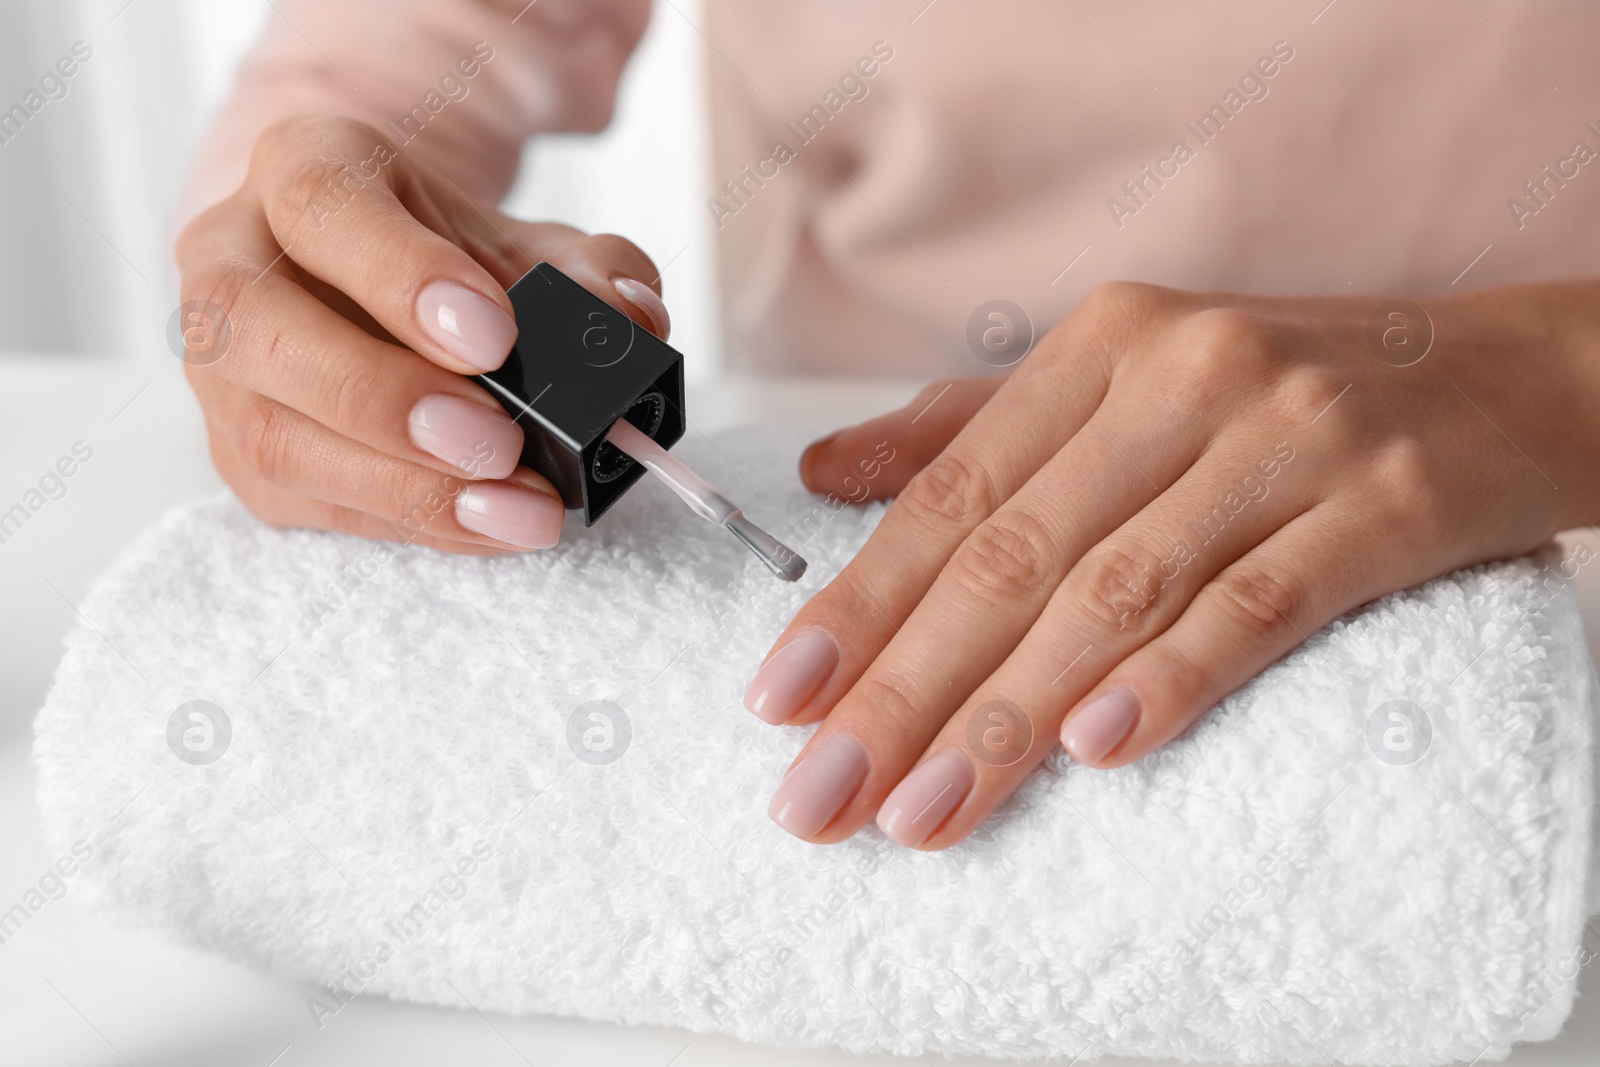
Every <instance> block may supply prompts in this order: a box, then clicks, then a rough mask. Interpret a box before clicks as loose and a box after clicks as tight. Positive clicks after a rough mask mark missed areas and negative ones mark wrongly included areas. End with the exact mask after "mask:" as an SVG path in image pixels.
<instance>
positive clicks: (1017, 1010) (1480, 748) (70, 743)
mask: <svg viewBox="0 0 1600 1067" xmlns="http://www.w3.org/2000/svg"><path fill="white" fill-rule="evenodd" d="M799 440H800V438H799V437H797V436H795V435H791V434H780V433H771V432H761V433H746V434H743V435H738V436H733V437H728V438H724V439H722V440H720V441H718V442H716V443H715V444H709V443H706V442H703V441H696V440H690V441H687V442H685V444H684V446H683V450H684V451H685V452H687V453H690V455H691V459H692V461H693V462H695V463H697V464H699V465H701V466H702V467H704V468H706V469H707V471H708V473H709V474H711V475H712V476H713V477H714V478H715V479H717V480H719V481H720V482H721V484H723V485H725V486H726V488H727V489H728V490H729V491H730V493H732V494H733V495H734V496H735V497H736V498H737V499H739V500H740V501H741V503H743V504H744V505H745V507H746V511H747V512H748V513H749V514H750V515H751V516H752V518H754V519H756V520H757V521H758V522H762V523H764V524H769V525H770V526H771V527H772V528H773V529H774V530H775V531H776V532H778V533H779V534H780V536H784V537H786V538H788V539H791V540H792V541H796V542H799V541H803V542H804V544H803V545H801V546H799V547H801V549H802V552H803V554H805V555H806V556H808V557H809V558H810V561H811V570H810V573H809V574H808V575H807V576H806V578H805V579H804V580H803V581H802V582H801V583H800V584H799V585H798V586H790V585H785V584H783V583H780V582H778V581H775V580H773V579H772V578H770V577H768V576H767V575H766V573H765V572H764V571H763V570H761V568H760V565H759V564H758V563H757V562H756V561H755V560H754V559H753V558H752V557H750V556H749V554H748V553H746V552H745V551H744V550H743V549H742V548H741V547H740V546H738V545H737V544H736V543H734V542H733V541H732V539H731V538H729V537H728V536H727V535H726V534H723V533H720V532H718V531H716V530H714V529H713V528H711V527H710V526H709V525H707V524H706V523H704V522H702V521H700V520H699V519H696V518H694V517H693V516H692V515H690V514H689V513H688V512H687V510H686V509H684V508H683V507H682V506H681V505H680V504H678V503H677V502H676V501H675V500H673V499H671V498H670V497H669V496H668V494H667V493H666V492H665V491H664V490H662V489H661V488H660V487H659V486H656V485H654V484H645V485H641V486H639V487H638V488H636V489H635V490H634V491H632V492H631V493H630V494H629V496H628V498H627V499H625V500H623V501H622V502H621V503H620V504H619V505H618V506H617V507H616V509H615V510H614V512H613V513H612V514H610V515H608V516H606V517H605V518H604V519H603V520H602V521H601V522H600V523H599V524H598V525H597V526H596V527H595V528H594V529H591V530H582V529H569V530H568V531H567V532H566V533H565V534H564V536H563V541H562V545H561V547H560V548H559V549H558V550H556V551H551V552H545V553H529V554H526V555H520V556H516V557H508V558H502V559H493V560H489V559H474V558H460V557H453V556H447V555H444V554H440V553H436V552H433V551H431V550H428V549H423V548H407V549H403V550H400V551H398V552H397V553H396V554H394V556H393V558H392V559H389V558H387V557H388V555H389V554H390V551H391V550H390V549H388V548H385V547H381V546H379V545H376V544H374V543H369V542H364V541H360V540H355V539H352V538H348V537H342V536H334V535H328V534H319V533H310V532H304V531H291V532H284V531H278V530H273V529H269V528H267V527H265V526H263V525H261V524H259V523H257V522H255V521H254V520H253V519H251V518H250V517H249V516H248V515H246V514H245V513H244V512H243V510H242V509H241V508H240V507H239V506H238V505H237V504H236V503H235V502H233V501H232V500H231V499H229V498H225V497H224V498H217V499H212V500H207V501H203V502H200V503H197V504H194V505H192V506H188V507H184V508H180V509H177V510H176V511H174V512H172V513H171V514H169V515H167V516H166V517H165V518H163V519H162V520H161V521H160V522H158V523H157V524H156V525H155V526H154V527H153V528H151V529H150V530H149V531H148V532H146V533H145V534H144V535H143V536H141V537H140V538H139V539H138V540H137V542H135V543H134V544H133V545H131V546H129V547H128V548H127V549H126V551H124V553H123V554H122V556H121V557H120V558H119V559H118V561H117V562H116V563H115V564H114V565H113V566H112V567H111V568H110V570H109V571H107V573H106V574H104V575H103V576H102V577H101V578H100V579H99V580H98V581H97V582H96V583H95V585H94V587H93V588H92V590H91V592H90V594H89V596H88V597H87V599H86V601H85V602H84V604H83V615H84V617H85V623H84V625H82V626H80V627H79V628H78V629H77V630H75V631H74V632H73V633H72V634H71V635H70V637H69V638H68V640H67V652H66V657H65V659H64V661H63V663H62V665H61V668H60V671H59V673H58V675H57V678H56V683H55V687H54V689H53V691H52V693H51V695H50V698H49V701H48V703H47V705H46V706H45V708H44V710H43V712H42V714H41V715H40V717H39V720H38V725H37V749H36V759H37V761H38V764H39V782H40V786H39V788H40V804H41V808H42V810H43V812H44V817H45V821H46V824H47V831H48V834H49V837H50V840H51V841H52V842H53V843H54V846H55V847H56V848H58V849H60V850H61V851H62V854H63V855H67V854H68V853H69V852H70V850H71V848H72V846H73V844H74V843H75V842H78V841H79V840H80V839H81V840H83V841H84V842H86V847H88V848H91V849H92V850H93V858H92V859H90V860H89V861H88V862H86V863H84V864H83V865H82V868H81V870H79V871H78V872H77V874H76V875H75V878H76V879H77V880H78V882H80V883H81V884H82V887H83V889H82V890H81V891H82V892H84V895H85V896H86V897H88V898H91V899H92V900H93V901H95V902H96V903H97V904H98V905H100V906H102V907H104V908H105V909H108V910H110V911H111V912H113V913H114V914H116V915H119V916H122V917H124V918H125V919H126V920H128V921H130V922H133V923H137V924H140V925H144V926H147V927H153V928H155V929H158V930H160V931H164V932H165V933H166V934H167V935H169V936H170V937H172V938H174V939H176V940H179V941H181V942H184V943H186V944H189V945H194V946H199V947H202V948H205V949H208V950H211V951H214V952H217V953H221V954H223V955H226V956H228V957H230V958H232V959H235V960H241V961H244V962H246V963H249V964H252V965H255V966H257V967H260V968H262V969H264V970H268V971H272V972H276V973H280V974H285V975H292V976H301V977H305V978H309V979H312V980H313V981H314V982H315V983H316V984H317V985H318V986H320V987H324V988H323V990H322V992H321V993H320V994H319V995H318V996H316V997H312V998H310V999H309V1000H308V1002H307V1005H306V1021H305V1025H306V1026H307V1028H308V1030H309V1029H314V1028H316V1027H319V1026H336V1025H338V1019H337V1016H338V1012H339V1011H340V1010H341V1009H342V1007H343V1004H344V1002H345V1000H346V999H347V996H348V995H350V994H354V993H358V992H359V993H366V994H385V995H388V996H392V997H397V998H401V999H405V1000H413V1001H422V1002H429V1003H437V1004H452V1005H466V1004H471V1005H474V1006H476V1007H477V1008H479V1009H481V1010H484V1011H501V1012H511V1013H555V1014H561V1015H575V1016H582V1017H586V1018H592V1019H606V1020H616V1021H619V1022H630V1023H652V1024H664V1025H673V1026H681V1027H687V1028H689V1029H691V1030H697V1031H717V1032H722V1033H726V1034H731V1035H733V1036H736V1037H739V1038H743V1039H747V1040H751V1041H758V1042H765V1043H771V1044H779V1045H838V1046H843V1047H844V1048H846V1049H851V1050H856V1051H870V1050H891V1051H895V1052H900V1053H917V1052H923V1051H928V1052H935V1053H943V1054H949V1055H957V1054H969V1055H970V1054H987V1055H992V1056H998V1057H1014V1058H1027V1057H1041V1056H1062V1057H1068V1058H1070V1057H1074V1056H1080V1055H1082V1056H1084V1057H1085V1058H1090V1057H1093V1056H1097V1055H1100V1054H1104V1053H1109V1054H1120V1055H1125V1056H1154V1057H1173V1058H1178V1059H1185V1060H1193V1059H1204V1060H1231V1061H1237V1062H1241V1063H1263V1062H1275V1061H1285V1062H1289V1063H1296V1064H1299V1063H1305V1064H1321V1063H1323V1062H1324V1061H1325V1060H1333V1061H1339V1062H1346V1063H1361V1064H1416V1065H1421V1064H1441V1063H1445V1062H1447V1061H1453V1060H1471V1059H1474V1058H1476V1057H1480V1056H1481V1057H1483V1058H1485V1059H1494V1058H1500V1057H1502V1056H1504V1055H1505V1054H1506V1052H1507V1051H1508V1050H1509V1047H1510V1045H1511V1044H1512V1043H1513V1042H1516V1041H1521V1040H1537V1039H1544V1038H1548V1037H1551V1036H1552V1035H1554V1034H1555V1033H1556V1032H1557V1031H1558V1030H1559V1028H1560V1026H1561V1024H1562V1022H1563V1021H1564V1019H1565V1018H1566V1015H1567V1013H1568V1011H1569V1008H1570V1006H1571V1002H1572V998H1573V993H1574V985H1575V982H1574V975H1575V974H1576V972H1577V969H1578V966H1579V965H1580V964H1581V962H1583V961H1586V960H1587V959H1588V953H1587V950H1585V949H1584V947H1583V944H1582V941H1581V935H1582V931H1583V924H1584V920H1585V916H1586V908H1585V889H1586V884H1585V883H1586V871H1587V863H1588V853H1589V825H1590V814H1591V807H1592V798H1591V789H1592V783H1591V778H1592V771H1593V767H1592V762H1591V733H1592V729H1593V725H1592V723H1593V716H1594V713H1595V709H1596V706H1597V702H1596V686H1595V679H1594V672H1593V668H1592V664H1591V663H1590V660H1589V658H1588V655H1587V653H1586V651H1585V648H1584V643H1583V639H1582V634H1581V626H1580V622H1579V619H1578V616H1577V613H1576V610H1575V608H1574V606H1573V603H1572V601H1571V599H1570V597H1568V596H1567V595H1566V594H1565V593H1564V592H1563V591H1562V590H1560V589H1559V588H1553V587H1552V586H1559V583H1552V582H1550V581H1549V580H1548V579H1549V575H1550V574H1553V573H1554V572H1553V571H1550V572H1542V571H1541V570H1540V567H1541V565H1542V562H1541V561H1539V560H1532V561H1530V560H1521V561H1514V562H1509V563H1503V564H1497V565H1493V566H1487V567H1477V568H1473V569H1471V570H1467V571H1463V572H1460V573H1457V574H1453V575H1450V576H1447V577H1445V578H1441V579H1439V580H1437V581H1434V582H1430V583H1428V584H1427V585H1424V586H1421V587H1419V588H1416V589H1412V590H1408V591H1406V592H1403V593H1397V594H1395V595H1393V596H1390V597H1386V598H1384V599H1383V600H1381V601H1379V602H1378V603H1376V604H1375V605H1372V606H1370V607H1369V608H1367V609H1365V610H1363V611H1361V612H1358V613H1355V614H1352V615H1350V616H1347V617H1345V618H1343V619H1340V620H1338V621H1336V622H1335V623H1333V624H1332V625H1330V626H1329V627H1327V628H1326V629H1324V630H1322V631H1321V632H1319V633H1317V634H1315V635H1313V637H1312V638H1311V640H1310V641H1309V642H1308V643H1307V644H1306V645H1305V646H1304V647H1303V648H1301V649H1300V650H1298V651H1297V652H1295V653H1294V654H1293V655H1291V656H1289V657H1288V658H1287V659H1285V660H1284V661H1282V662H1280V663H1279V664H1277V665H1276V666H1274V667H1273V668H1272V669H1270V670H1268V671H1267V672H1266V673H1265V674H1263V675H1262V676H1261V677H1260V678H1258V679H1256V680H1255V681H1253V682H1252V683H1250V684H1249V685H1247V686H1246V687H1244V688H1243V689H1242V690H1240V691H1239V692H1237V693H1235V694H1234V695H1233V696H1231V697H1229V698H1228V699H1227V700H1226V701H1224V702H1223V703H1222V704H1221V705H1220V706H1219V707H1217V708H1216V709H1214V710H1213V711H1211V712H1210V713H1209V714H1208V715H1207V716H1206V717H1205V718H1204V719H1203V720H1202V721H1201V723H1200V724H1199V725H1198V726H1197V727H1196V728H1195V729H1193V730H1191V731H1190V732H1189V733H1188V734H1187V735H1186V736H1185V737H1183V738H1182V739H1180V740H1178V741H1177V742H1175V743H1173V744H1172V745H1170V746H1168V747H1167V748H1166V749H1164V750H1162V751H1161V752H1160V753H1159V754H1157V755H1155V756H1152V757H1150V758H1147V759H1146V760H1144V761H1142V762H1141V763H1138V764H1136V765H1133V766H1130V767H1126V768H1122V769H1120V770H1116V771H1109V772H1107V771H1098V770H1093V769H1089V768H1084V767H1081V766H1077V765H1074V764H1072V763H1071V762H1070V761H1068V760H1067V759H1065V757H1062V756H1058V757H1056V758H1054V759H1052V760H1051V761H1050V763H1049V764H1048V765H1047V766H1046V768H1044V769H1043V770H1041V771H1040V772H1039V773H1037V774H1035V775H1034V776H1033V777H1032V778H1031V779H1030V780H1029V781H1028V783H1027V784H1026V785H1025V787H1024V788H1023V789H1022V790H1021V791H1020V793H1019V794H1018V795H1017V796H1016V797H1015V799H1014V800H1013V801H1012V802H1011V803H1009V804H1008V805H1006V807H1005V808H1004V809H1003V810H1002V811H1001V812H999V813H998V814H997V815H996V816H994V817H993V818H991V819H990V820H989V821H988V823H986V824H985V825H984V826H983V828H982V829H981V830H980V831H979V832H978V833H977V834H976V835H975V836H974V837H973V838H972V839H971V840H970V841H968V842H966V843H965V844H962V845H960V846H958V847H956V848H953V849H951V850H949V851H946V852H938V853H919V852H913V851H906V850H903V849H899V848H896V847H893V846H891V845H889V844H888V843H887V842H886V841H885V839H884V838H883V837H882V836H881V835H879V834H878V833H877V831H876V830H875V829H870V828H869V829H868V830H866V831H864V832H862V833H860V834H858V835H857V836H856V837H855V838H854V839H852V840H851V841H849V842H848V843H845V844H842V845H837V846H832V847H817V846H814V845H808V844H805V843H802V842H800V841H797V840H795V839H793V838H791V837H789V836H788V835H787V834H785V833H784V832H782V831H781V830H779V829H778V828H777V827H776V826H775V825H773V824H772V823H771V822H770V821H769V820H768V818H767V816H766V804H767V799H768V797H769V796H770V795H771V792H772V790H773V788H774V787H775V786H776V785H777V783H778V780H779V778H780V776H781V775H782V773H783V771H784V769H785V767H786V766H787V764H788V762H789V760H790V759H791V758H792V757H793V756H794V754H795V753H796V751H797V750H798V749H799V747H800V745H801V744H802V742H803V740H804V738H805V736H806V734H807V731H805V730H802V729H791V728H774V727H771V726H767V725H765V724H763V723H761V722H759V721H757V720H756V719H755V717H754V716H752V715H750V714H749V713H748V712H746V711H744V710H743V709H742V708H740V707H739V697H740V694H741V692H742V689H743V687H744V684H745V682H746V680H747V678H748V676H749V674H750V673H751V671H752V669H753V668H754V667H755V665H756V664H757V662H758V661H759V658H760V656H761V654H762V652H763V651H764V650H765V648H766V646H767V644H768V643H769V642H770V641H771V640H772V639H773V638H774V637H775V636H776V634H777V633H778V631H779V630H780V628H781V627H782V625H783V624H784V623H785V622H786V621H787V619H788V618H789V617H790V615H791V614H792V612H794V611H795V610H796V609H797V608H798V607H799V606H800V604H801V603H802V602H803V601H804V600H805V598H806V597H807V596H809V595H810V594H812V593H814V592H815V591H816V590H817V589H819V588H820V587H821V586H822V585H823V584H824V582H825V581H826V580H827V578H828V577H829V576H830V575H832V574H834V573H835V572H836V571H837V570H838V569H839V567H840V566H841V565H842V563H843V562H844V561H845V560H846V559H848V558H849V556H850V555H851V554H852V553H853V552H854V551H855V550H856V549H857V548H858V547H859V546H860V544H861V543H862V541H863V540H864V539H865V537H866V535H867V534H868V532H869V531H870V529H871V528H872V526H873V525H874V523H875V522H876V521H877V519H878V518H879V516H880V515H881V511H882V509H881V508H880V507H871V508H866V509H855V508H844V509H842V510H839V511H837V512H835V511H834V510H833V509H832V508H831V507H830V506H829V505H828V504H827V503H826V502H824V501H822V500H820V499H818V498H815V497H812V496H809V495H807V494H805V493H804V492H803V491H802V490H801V489H800V487H799V486H798V484H797V483H796V480H795V477H794V475H793V473H792V469H793V456H794V455H795V453H796V445H797V444H798V442H799ZM726 457H733V462H734V464H735V465H736V467H737V470H736V471H735V470H733V469H731V468H730V467H729V465H728V462H727V459H726ZM801 530H809V531H811V534H810V535H809V536H806V535H804V534H802V533H800V532H799V531H801ZM192 701H206V702H209V704H203V705H193V704H190V702H192ZM1394 701H1404V702H1407V703H1400V704H1394V703H1391V702H1394ZM596 702H606V703H596ZM213 706H214V708H220V709H222V713H221V715H218V714H217V713H216V712H215V711H214V710H208V709H211V708H212V707H213ZM197 708H198V709H199V710H201V711H205V712H206V713H207V718H190V714H191V713H192V712H194V711H195V710H196V709H197ZM617 709H621V714H619V713H618V711H617ZM1393 712H1401V713H1403V716H1402V717H1401V718H1392V717H1391V713H1393ZM223 716H225V722H224V720H223ZM624 716H625V719H624ZM1408 730H1409V732H1408ZM208 731H209V732H208ZM179 754H182V755H183V757H184V758H182V759H180V758H179ZM1418 754H1420V758H1419V759H1416V760H1415V761H1414V762H1409V763H1407V762H1406V761H1407V760H1408V759H1410V758H1411V757H1412V756H1416V755H1418ZM74 892H75V894H76V893H78V892H80V890H79V889H77V888H75V889H74Z"/></svg>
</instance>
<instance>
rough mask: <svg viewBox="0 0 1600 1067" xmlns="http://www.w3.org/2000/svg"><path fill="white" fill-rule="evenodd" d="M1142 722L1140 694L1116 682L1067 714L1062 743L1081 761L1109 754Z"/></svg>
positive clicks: (1062, 728) (1062, 726)
mask: <svg viewBox="0 0 1600 1067" xmlns="http://www.w3.org/2000/svg"><path fill="white" fill-rule="evenodd" d="M1138 723H1139V695H1138V694H1137V693H1135V692H1134V691H1133V690H1132V689H1129V688H1128V687H1127V686H1125V685H1118V686H1113V687H1112V688H1110V689H1107V690H1106V691H1105V692H1104V693H1101V694H1100V695H1099V696H1097V697H1095V698H1094V699H1093V700H1091V701H1090V702H1089V703H1087V704H1085V705H1084V706H1083V707H1081V708H1079V709H1078V710H1077V711H1075V712H1073V713H1072V714H1071V715H1068V716H1067V721H1066V722H1064V723H1062V725H1061V743H1062V744H1063V745H1064V746H1066V749H1067V751H1068V752H1069V753H1071V755H1072V758H1073V759H1075V760H1077V761H1078V762H1080V763H1094V762H1097V761H1098V760H1101V759H1104V758H1105V757H1106V756H1108V755H1110V754H1111V752H1112V750H1113V749H1115V748H1116V747H1117V746H1118V745H1120V744H1122V742H1123V741H1124V740H1126V739H1127V736H1128V735H1129V734H1131V733H1133V728H1134V727H1135V726H1137V725H1138Z"/></svg>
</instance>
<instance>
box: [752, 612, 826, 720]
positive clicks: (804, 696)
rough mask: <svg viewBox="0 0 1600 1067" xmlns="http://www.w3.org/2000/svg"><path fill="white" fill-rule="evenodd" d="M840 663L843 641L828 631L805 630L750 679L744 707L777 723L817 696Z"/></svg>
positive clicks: (789, 716) (789, 717) (777, 652)
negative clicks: (834, 637)
mask: <svg viewBox="0 0 1600 1067" xmlns="http://www.w3.org/2000/svg"><path fill="white" fill-rule="evenodd" d="M838 665H839V644H838V642H836V641H835V640H834V639H833V635H831V634H829V633H828V632H827V631H826V630H802V631H801V632H800V633H798V634H796V635H795V636H794V638H793V640H791V641H790V642H789V643H788V644H786V645H784V646H783V647H782V648H780V649H778V651H776V652H774V653H773V654H772V657H771V658H770V659H768V660H767V662H765V663H763V664H762V665H761V669H760V670H758V671H756V676H755V677H754V678H752V679H750V688H749V689H746V690H745V693H744V706H745V707H746V708H749V709H750V711H752V712H754V713H755V715H756V716H757V717H758V718H761V719H764V720H766V721H767V722H770V723H772V724H773V725H775V726H776V725H777V724H778V723H784V722H788V721H789V720H790V719H792V718H794V715H795V712H797V711H799V710H800V709H801V708H803V707H805V705H806V702H807V701H809V700H810V699H811V698H812V697H814V696H816V695H817V690H819V689H821V688H822V686H823V683H824V682H826V681H827V680H828V677H829V676H830V675H832V674H833V669H834V668H835V667H837V666H838Z"/></svg>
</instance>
